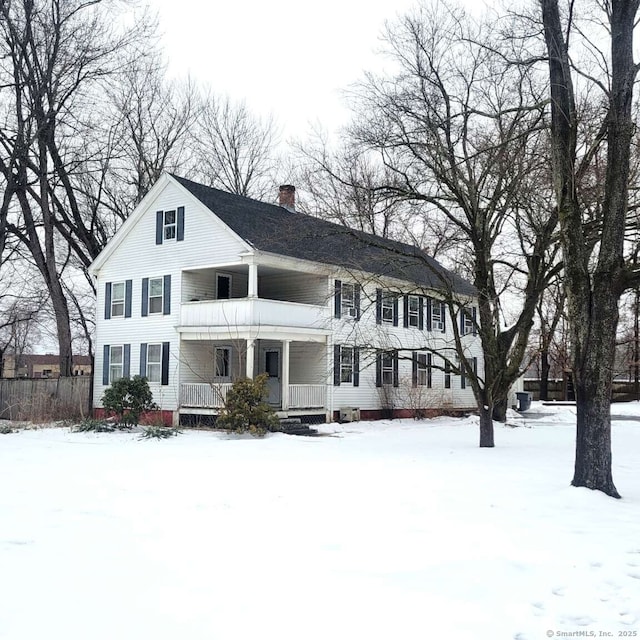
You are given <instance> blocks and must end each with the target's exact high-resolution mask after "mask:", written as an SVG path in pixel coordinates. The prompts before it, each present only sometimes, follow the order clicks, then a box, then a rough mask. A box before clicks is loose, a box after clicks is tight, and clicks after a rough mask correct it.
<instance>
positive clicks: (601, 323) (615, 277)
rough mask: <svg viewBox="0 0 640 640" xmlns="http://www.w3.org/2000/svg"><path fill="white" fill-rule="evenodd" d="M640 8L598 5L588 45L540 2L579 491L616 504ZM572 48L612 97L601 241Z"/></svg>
mask: <svg viewBox="0 0 640 640" xmlns="http://www.w3.org/2000/svg"><path fill="white" fill-rule="evenodd" d="M638 4H639V0H615V1H614V2H602V3H600V2H595V3H593V7H592V8H593V9H598V10H599V11H600V14H599V16H597V15H596V14H593V13H592V12H589V14H588V15H585V20H586V21H588V22H589V25H590V28H591V29H593V28H594V27H595V25H596V24H597V23H598V20H600V25H601V26H602V28H603V31H604V33H600V34H596V35H595V38H592V39H587V38H586V37H585V35H584V34H585V31H584V30H583V28H582V27H581V25H580V24H579V22H578V15H577V14H574V12H573V8H574V7H573V3H571V4H570V6H569V11H568V12H566V13H565V14H564V15H563V14H562V13H561V11H560V8H559V5H558V2H557V0H540V11H541V17H542V24H543V26H544V39H545V45H546V51H547V54H548V65H549V67H548V69H549V79H550V91H551V135H552V150H553V177H554V194H555V200H556V205H557V208H558V212H559V218H560V226H561V230H562V248H563V254H564V262H565V281H566V286H567V303H568V304H567V308H568V316H569V321H570V325H571V342H572V350H573V353H572V355H573V358H572V359H573V376H574V386H575V391H576V405H577V437H576V459H575V470H574V476H573V480H572V484H573V485H574V486H581V487H588V488H590V489H597V490H599V491H602V492H604V493H606V494H607V495H610V496H613V497H620V496H619V493H618V491H617V489H616V487H615V485H614V482H613V475H612V470H611V416H610V404H611V393H612V371H613V367H614V361H615V352H616V345H615V342H616V329H617V324H618V301H619V299H620V296H621V294H622V292H623V291H624V290H625V289H626V288H628V287H630V286H632V285H633V283H634V279H635V278H634V274H633V272H630V271H629V270H628V269H627V268H625V264H624V261H623V257H624V236H625V222H626V219H627V209H628V188H629V169H630V149H631V143H632V136H633V131H634V127H635V124H634V122H633V119H632V102H633V89H634V84H635V78H636V74H637V70H638V67H637V65H636V64H634V62H633V30H634V27H635V23H636V16H637V12H638ZM594 16H595V17H596V19H594ZM598 37H602V38H608V39H609V42H610V46H611V49H610V52H609V53H608V54H607V53H605V52H598V50H597V47H596V45H595V42H596V41H597V38H598ZM573 46H577V47H582V49H581V50H582V52H584V51H585V50H586V51H594V52H596V58H597V60H598V62H599V63H601V65H604V67H605V68H602V66H601V67H600V68H599V69H597V70H596V71H594V69H593V68H591V69H588V70H587V71H586V72H584V73H581V79H582V81H584V82H588V83H589V84H590V86H591V87H593V89H594V90H600V91H601V92H602V96H603V97H604V99H605V110H604V115H603V116H602V117H601V121H600V122H601V125H600V131H601V135H600V141H602V140H606V148H607V158H606V163H605V166H604V167H603V169H604V195H603V199H602V209H601V215H600V216H599V220H598V223H599V234H598V241H597V242H594V241H593V238H592V235H593V234H592V226H593V225H592V223H591V221H590V220H589V219H588V216H587V215H586V214H587V212H586V211H585V209H584V207H583V205H582V201H581V193H580V185H581V183H582V178H583V176H584V174H585V173H586V172H587V171H589V170H590V169H591V168H592V166H593V165H592V161H593V159H594V157H595V150H594V149H595V148H594V146H593V145H592V146H590V147H586V148H585V147H584V146H582V144H581V140H580V139H579V127H578V117H577V110H576V97H575V90H574V74H576V73H580V70H577V69H575V68H574V67H573V66H572V62H571V47H573ZM598 72H599V77H598V75H597V74H598Z"/></svg>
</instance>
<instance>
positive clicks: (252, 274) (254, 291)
mask: <svg viewBox="0 0 640 640" xmlns="http://www.w3.org/2000/svg"><path fill="white" fill-rule="evenodd" d="M247 294H248V296H249V297H250V298H257V297H258V265H257V264H250V265H249V287H248V291H247Z"/></svg>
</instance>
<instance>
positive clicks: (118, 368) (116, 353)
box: [109, 346, 124, 384]
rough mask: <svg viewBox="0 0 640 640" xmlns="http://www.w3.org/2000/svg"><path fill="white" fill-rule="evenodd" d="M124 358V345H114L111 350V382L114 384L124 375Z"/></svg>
mask: <svg viewBox="0 0 640 640" xmlns="http://www.w3.org/2000/svg"><path fill="white" fill-rule="evenodd" d="M123 365H124V358H123V348H122V346H117V347H115V346H112V347H111V349H110V351H109V383H111V384H113V383H114V382H115V381H116V380H119V379H120V378H122V377H123V375H124V371H123Z"/></svg>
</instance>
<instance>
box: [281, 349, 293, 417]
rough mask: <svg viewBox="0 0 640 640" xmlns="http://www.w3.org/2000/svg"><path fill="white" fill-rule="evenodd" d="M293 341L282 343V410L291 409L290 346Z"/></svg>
mask: <svg viewBox="0 0 640 640" xmlns="http://www.w3.org/2000/svg"><path fill="white" fill-rule="evenodd" d="M290 344H291V340H283V341H282V409H283V410H284V409H288V408H289V345H290Z"/></svg>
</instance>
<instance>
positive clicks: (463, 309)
mask: <svg viewBox="0 0 640 640" xmlns="http://www.w3.org/2000/svg"><path fill="white" fill-rule="evenodd" d="M464 316H465V308H464V307H460V335H461V336H463V335H464Z"/></svg>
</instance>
